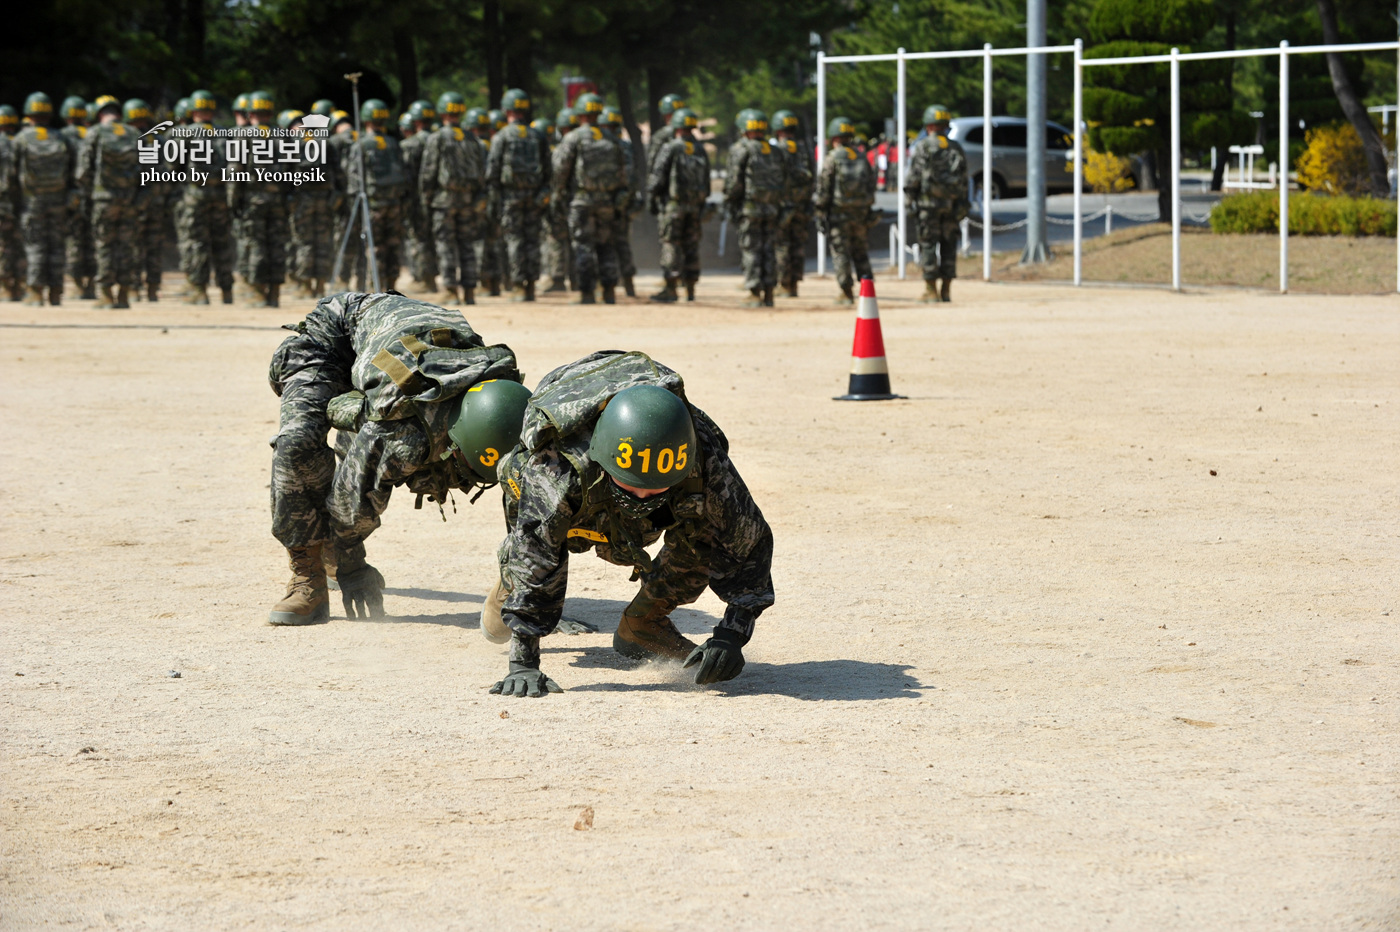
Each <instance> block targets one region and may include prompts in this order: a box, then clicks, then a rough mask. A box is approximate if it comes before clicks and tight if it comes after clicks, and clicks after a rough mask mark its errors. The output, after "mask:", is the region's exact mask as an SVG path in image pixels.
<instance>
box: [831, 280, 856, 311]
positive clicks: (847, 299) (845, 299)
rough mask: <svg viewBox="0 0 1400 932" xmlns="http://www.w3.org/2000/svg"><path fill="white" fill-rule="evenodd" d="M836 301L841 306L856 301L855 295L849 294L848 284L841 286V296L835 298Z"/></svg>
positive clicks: (849, 287)
mask: <svg viewBox="0 0 1400 932" xmlns="http://www.w3.org/2000/svg"><path fill="white" fill-rule="evenodd" d="M836 303H837V304H839V305H841V306H843V307H845V306H847V305H850V304H855V303H856V296H855V295H853V294H851V286H850V285H842V286H841V297H839V298H837V299H836Z"/></svg>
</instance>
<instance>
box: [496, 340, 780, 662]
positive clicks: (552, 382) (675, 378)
mask: <svg viewBox="0 0 1400 932" xmlns="http://www.w3.org/2000/svg"><path fill="white" fill-rule="evenodd" d="M642 384H653V385H660V386H661V387H663V388H665V389H667V390H668V391H671V392H674V393H675V394H677V395H679V396H680V397H681V398H684V397H685V389H684V384H683V382H682V381H681V377H680V376H679V375H678V374H677V373H676V372H675V371H673V370H671V369H669V368H667V367H665V366H663V365H661V364H659V363H656V362H654V361H653V360H651V359H650V358H649V357H647V356H646V355H645V354H643V353H622V352H620V351H617V350H606V351H603V352H598V353H594V354H592V355H590V356H586V357H584V358H583V359H580V360H579V361H578V362H574V363H570V364H569V365H565V366H561V367H560V368H558V369H555V370H554V371H553V372H551V373H549V374H548V375H546V376H545V377H544V379H543V380H541V382H540V384H539V386H538V388H536V390H535V393H534V395H533V396H532V397H531V399H530V407H529V408H527V409H526V412H525V422H524V426H523V429H522V431H521V436H520V445H519V446H517V447H516V448H515V449H514V450H512V451H511V452H510V453H509V454H507V455H506V456H505V457H502V459H501V464H500V467H499V468H500V475H501V476H502V484H503V485H504V486H505V490H504V496H505V508H506V520H507V525H508V527H509V532H508V534H507V536H506V539H505V541H504V542H503V543H502V544H501V553H500V561H501V578H502V581H503V582H504V583H505V586H506V588H507V589H508V590H509V593H508V595H507V596H506V600H505V605H504V608H503V616H504V618H505V620H506V622H507V624H509V625H510V627H511V628H512V629H513V630H515V631H516V632H518V633H520V634H524V635H534V636H540V635H543V634H547V633H549V632H550V631H552V630H553V629H554V627H555V625H557V624H558V621H559V616H560V613H561V612H562V611H563V606H564V591H565V585H566V581H567V577H568V562H569V554H570V553H582V552H584V551H586V550H590V549H596V551H597V553H598V555H599V556H600V557H602V558H603V559H605V560H607V561H609V562H611V563H615V564H618V565H621V566H631V567H633V568H634V569H635V571H636V574H637V575H638V576H640V577H641V579H642V592H643V593H644V594H645V595H647V596H648V597H651V598H655V599H657V600H659V601H661V602H663V603H666V604H668V605H670V606H672V607H674V606H675V605H679V604H684V603H686V602H691V601H694V600H695V599H696V598H697V597H698V596H699V594H700V593H701V592H702V591H703V590H704V588H705V586H706V585H708V586H709V587H710V588H711V589H713V590H714V592H715V594H716V595H718V596H719V597H720V598H721V599H723V600H724V601H725V602H726V603H728V604H729V605H730V606H731V609H734V610H735V611H730V612H726V615H725V620H724V622H722V624H724V625H726V626H729V627H732V628H734V629H736V630H738V631H740V632H741V633H742V634H743V636H744V638H745V639H747V638H748V637H749V636H751V635H752V633H753V623H754V620H755V619H756V618H757V616H758V615H759V614H760V613H761V612H762V611H763V610H764V609H766V608H767V607H768V606H770V605H772V604H773V581H772V577H771V575H770V566H771V563H772V552H773V543H772V532H771V531H770V530H769V528H768V524H767V522H766V521H765V520H764V518H763V514H762V512H760V511H759V508H758V505H757V504H756V503H755V502H754V500H753V497H752V496H751V495H750V494H749V490H748V488H747V487H746V486H745V485H744V480H743V479H741V478H740V477H739V473H738V470H736V469H735V468H734V464H733V462H731V461H730V459H729V441H728V440H727V439H726V438H725V436H724V433H723V432H722V431H721V430H720V429H719V427H718V426H717V425H716V424H715V423H714V421H712V420H710V418H709V417H708V416H707V415H706V414H705V413H704V412H703V411H701V410H700V409H699V408H696V407H695V406H694V405H690V404H689V403H688V402H687V405H688V407H689V408H690V412H691V417H692V419H693V421H694V425H695V437H696V442H697V447H698V449H697V450H695V451H694V458H693V459H692V463H694V466H693V471H692V473H691V475H690V476H688V477H687V478H686V479H685V480H684V481H682V482H681V483H680V484H679V485H677V486H674V487H672V488H671V489H670V490H669V491H668V492H666V493H665V495H663V496H657V498H658V499H661V500H660V501H656V502H655V504H656V506H657V507H656V508H655V509H654V510H651V511H650V512H649V514H646V515H636V514H631V513H629V512H628V511H627V510H625V509H624V508H622V507H619V503H618V501H619V498H620V497H623V496H626V497H629V498H630V496H629V495H628V493H625V492H623V491H622V490H621V489H619V488H618V487H617V486H616V484H615V483H613V482H612V481H611V479H610V478H609V477H608V475H607V474H606V473H605V472H603V470H602V468H601V467H600V466H598V465H597V464H596V463H594V462H593V461H592V460H591V459H590V457H589V454H588V445H589V442H590V441H591V440H592V436H593V426H594V425H595V424H596V423H597V420H598V415H599V414H600V413H601V412H602V409H603V408H604V407H605V406H606V404H607V402H608V401H609V400H610V399H611V398H612V396H613V395H615V394H617V392H619V391H621V390H622V389H624V388H628V387H630V386H632V385H642ZM653 501H655V500H654V499H648V500H647V502H648V503H651V502H653ZM663 534H664V535H665V538H666V541H665V544H664V545H663V547H662V550H661V553H660V555H659V556H658V557H657V558H656V559H652V558H651V557H649V556H648V555H647V553H646V550H645V549H644V548H645V547H647V546H649V545H651V544H653V543H655V542H656V541H657V540H659V539H660V538H661V537H662V535H663ZM634 578H635V577H634Z"/></svg>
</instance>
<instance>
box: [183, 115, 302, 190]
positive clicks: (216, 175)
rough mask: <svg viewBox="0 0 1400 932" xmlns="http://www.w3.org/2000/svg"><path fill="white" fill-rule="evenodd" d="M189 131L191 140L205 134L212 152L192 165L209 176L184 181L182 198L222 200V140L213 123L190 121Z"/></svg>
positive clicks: (223, 186)
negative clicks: (209, 157)
mask: <svg viewBox="0 0 1400 932" xmlns="http://www.w3.org/2000/svg"><path fill="white" fill-rule="evenodd" d="M189 131H190V134H191V135H190V139H191V140H195V139H199V138H200V135H207V137H208V142H209V145H210V146H212V147H213V152H212V160H211V161H210V163H209V164H208V165H204V166H198V165H196V166H194V167H196V168H199V170H200V172H201V174H207V175H208V176H209V177H208V178H207V179H206V180H205V182H204V183H203V184H200V183H199V182H197V181H193V180H191V181H189V182H186V183H185V185H184V192H183V194H184V199H185V200H186V201H189V202H191V203H194V202H199V201H205V200H223V199H224V198H225V196H226V194H225V190H224V188H225V186H226V183H225V182H224V175H223V172H221V171H219V165H218V164H217V160H219V159H222V158H223V154H224V141H223V140H222V139H220V138H219V137H218V136H216V135H215V127H214V124H213V123H191V124H190V127H189ZM327 160H328V161H329V156H327Z"/></svg>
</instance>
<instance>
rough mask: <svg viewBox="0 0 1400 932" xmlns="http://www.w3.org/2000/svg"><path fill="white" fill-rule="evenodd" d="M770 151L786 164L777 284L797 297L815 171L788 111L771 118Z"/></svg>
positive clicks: (797, 123) (797, 125)
mask: <svg viewBox="0 0 1400 932" xmlns="http://www.w3.org/2000/svg"><path fill="white" fill-rule="evenodd" d="M772 129H773V133H774V138H773V139H772V140H771V142H772V144H773V147H774V148H775V149H777V150H778V152H779V153H780V154H781V155H782V157H783V161H784V162H785V163H786V164H785V168H786V172H785V176H784V177H785V179H786V185H785V187H784V190H783V203H782V208H781V209H780V210H779V211H778V230H777V234H776V237H775V240H776V245H775V248H774V250H773V254H774V260H775V261H776V263H777V266H778V281H779V283H780V284H781V285H782V286H783V293H784V294H786V295H787V296H788V297H789V298H795V297H797V283H798V282H800V281H801V280H802V278H803V275H804V273H805V272H806V269H807V227H808V226H809V225H810V224H811V222H812V183H813V181H814V180H815V175H816V169H815V166H814V165H813V163H812V150H811V149H810V148H809V147H808V146H806V145H804V144H803V143H802V139H801V121H799V120H798V119H797V114H795V113H793V112H792V111H791V110H779V111H778V112H777V113H775V114H773V124H772Z"/></svg>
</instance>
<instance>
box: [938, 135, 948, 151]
mask: <svg viewBox="0 0 1400 932" xmlns="http://www.w3.org/2000/svg"><path fill="white" fill-rule="evenodd" d="M938 148H940V149H946V148H948V137H947V136H939V137H938Z"/></svg>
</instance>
